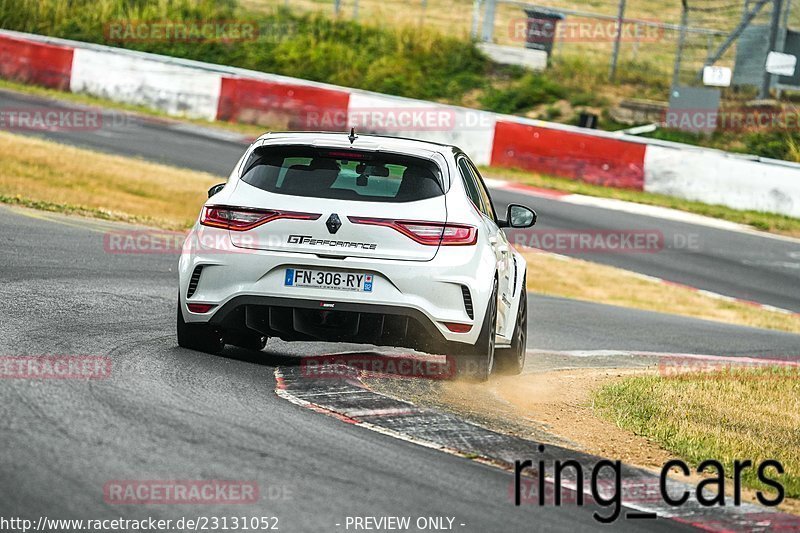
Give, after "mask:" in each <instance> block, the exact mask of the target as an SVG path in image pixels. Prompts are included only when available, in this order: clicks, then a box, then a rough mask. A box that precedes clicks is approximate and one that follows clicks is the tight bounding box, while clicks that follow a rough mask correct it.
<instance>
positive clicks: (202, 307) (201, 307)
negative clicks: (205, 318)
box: [186, 304, 216, 314]
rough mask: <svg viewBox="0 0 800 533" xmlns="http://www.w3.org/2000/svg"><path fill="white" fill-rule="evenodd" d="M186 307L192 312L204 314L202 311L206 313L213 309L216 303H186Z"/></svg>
mask: <svg viewBox="0 0 800 533" xmlns="http://www.w3.org/2000/svg"><path fill="white" fill-rule="evenodd" d="M186 307H187V308H188V309H189V311H191V312H192V313H198V314H204V313H208V312H209V311H211V310H212V309H214V308H215V307H216V305H213V304H186Z"/></svg>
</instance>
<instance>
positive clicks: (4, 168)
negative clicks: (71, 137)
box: [0, 133, 222, 229]
mask: <svg viewBox="0 0 800 533" xmlns="http://www.w3.org/2000/svg"><path fill="white" fill-rule="evenodd" d="M220 181H222V180H220V178H218V177H214V176H211V175H210V174H204V173H201V172H192V171H189V170H181V169H177V168H173V167H168V166H165V165H158V164H154V163H147V162H144V161H140V160H137V159H130V158H125V157H119V156H112V155H105V154H100V153H97V152H92V151H89V150H83V149H80V148H73V147H70V146H65V145H60V144H56V143H52V142H49V141H42V140H39V139H33V138H29V137H21V136H17V135H11V134H8V133H0V195H2V197H3V198H2V199H3V200H5V202H6V203H20V204H23V205H32V204H33V203H35V202H39V203H44V205H45V206H48V205H49V206H51V209H52V208H53V206H55V207H58V206H61V207H62V209H58V210H62V211H86V212H87V213H89V214H97V212H100V213H105V215H106V216H104V218H111V219H135V220H139V221H142V222H146V223H149V224H151V225H155V226H159V227H163V228H167V229H181V228H186V227H188V226H189V225H190V224H191V222H192V221H193V220H194V219H195V218H196V217H197V213H198V212H199V210H200V206H201V205H202V204H203V201H204V199H205V198H206V192H207V190H208V188H209V187H210V186H212V185H214V184H215V183H220ZM17 197H19V199H18V200H16V201H15V198H17ZM32 206H34V207H36V205H32Z"/></svg>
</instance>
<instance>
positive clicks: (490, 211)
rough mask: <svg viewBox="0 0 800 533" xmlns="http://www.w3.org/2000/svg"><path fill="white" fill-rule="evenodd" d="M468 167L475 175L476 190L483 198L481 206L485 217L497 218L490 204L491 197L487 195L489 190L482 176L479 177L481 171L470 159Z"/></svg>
mask: <svg viewBox="0 0 800 533" xmlns="http://www.w3.org/2000/svg"><path fill="white" fill-rule="evenodd" d="M469 168H470V169H471V170H472V173H473V174H474V175H475V183H476V184H477V185H478V192H479V193H480V195H481V198H482V199H483V206H484V213H485V214H486V216H487V217H489V218H491V219H492V220H497V217H496V216H495V213H494V206H493V205H492V197H491V196H489V191H488V190H487V189H486V184H485V183H483V178H482V177H481V173H480V172H478V169H477V168H475V165H473V164H472V161H470V162H469Z"/></svg>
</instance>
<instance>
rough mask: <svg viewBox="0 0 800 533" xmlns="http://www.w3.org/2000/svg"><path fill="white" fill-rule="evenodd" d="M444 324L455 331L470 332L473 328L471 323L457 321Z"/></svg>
mask: <svg viewBox="0 0 800 533" xmlns="http://www.w3.org/2000/svg"><path fill="white" fill-rule="evenodd" d="M444 325H445V327H446V328H447V329H449V330H450V331H452V332H453V333H469V332H470V330H471V329H472V325H471V324H457V323H455V322H444Z"/></svg>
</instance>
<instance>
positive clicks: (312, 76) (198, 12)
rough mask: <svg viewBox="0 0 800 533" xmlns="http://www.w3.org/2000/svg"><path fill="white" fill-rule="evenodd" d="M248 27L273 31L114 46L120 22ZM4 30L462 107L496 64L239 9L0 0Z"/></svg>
mask: <svg viewBox="0 0 800 533" xmlns="http://www.w3.org/2000/svg"><path fill="white" fill-rule="evenodd" d="M236 19H240V20H247V21H253V22H256V23H258V24H259V26H260V27H261V28H278V29H281V30H283V29H285V30H288V31H280V32H277V33H276V32H264V33H262V34H260V35H259V37H258V38H257V39H254V40H249V41H237V42H228V43H226V42H218V41H205V42H202V41H200V42H179V41H152V42H149V41H148V42H136V41H124V42H114V41H110V40H108V38H107V37H108V36H107V35H106V31H105V30H106V24H107V23H108V22H112V21H142V22H147V21H151V22H155V21H157V22H164V21H171V22H180V21H187V22H192V21H203V20H205V21H209V20H236ZM0 27H3V28H7V29H13V30H19V31H27V32H33V33H40V34H44V35H51V36H56V37H63V38H67V39H76V40H80V41H88V42H94V43H100V44H108V45H111V46H121V47H124V48H131V49H136V50H140V51H144V52H153V53H157V54H164V55H170V56H176V57H183V58H187V59H195V60H198V61H206V62H211V63H218V64H224V65H231V66H236V67H242V68H247V69H252V70H259V71H263V72H272V73H276V74H283V75H286V76H295V77H299V78H304V79H309V80H314V81H321V82H327V83H334V84H339V85H346V86H349V87H358V88H361V89H367V90H372V91H379V92H386V93H390V94H396V95H400V96H408V97H412V98H423V99H448V100H450V101H458V100H459V99H460V98H461V96H462V95H463V94H464V93H465V92H467V91H469V90H471V89H474V88H478V87H480V86H481V85H482V84H483V83H484V82H483V79H484V77H485V76H486V75H487V74H488V71H489V68H490V63H489V61H488V60H487V59H486V58H485V57H484V56H483V55H482V54H481V53H480V51H479V50H478V49H477V48H476V47H475V46H474V44H473V43H471V42H469V41H464V40H461V39H455V38H452V37H447V36H444V35H441V34H438V33H436V32H433V31H428V30H420V29H417V28H399V29H391V28H382V27H377V26H371V25H365V24H358V23H356V22H352V21H346V20H332V19H329V18H325V17H324V16H320V15H310V14H307V15H298V14H293V13H291V12H289V11H287V10H285V9H280V10H277V11H276V12H275V13H272V14H265V13H258V14H254V13H249V12H247V11H245V10H244V9H242V8H241V7H240V6H239V5H238V3H237V1H236V0H222V1H215V0H199V1H190V0H170V1H166V0H0Z"/></svg>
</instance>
